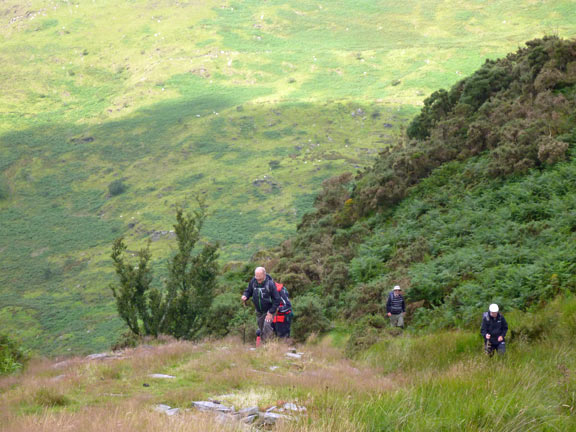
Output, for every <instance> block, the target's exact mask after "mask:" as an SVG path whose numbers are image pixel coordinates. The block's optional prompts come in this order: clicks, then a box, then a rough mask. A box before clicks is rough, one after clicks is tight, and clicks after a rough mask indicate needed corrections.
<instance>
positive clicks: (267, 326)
mask: <svg viewBox="0 0 576 432" xmlns="http://www.w3.org/2000/svg"><path fill="white" fill-rule="evenodd" d="M256 313H257V314H258V328H259V329H260V337H261V338H262V342H266V341H267V340H270V339H271V338H272V336H274V329H273V328H272V323H271V322H266V314H267V313H268V311H265V312H258V311H256Z"/></svg>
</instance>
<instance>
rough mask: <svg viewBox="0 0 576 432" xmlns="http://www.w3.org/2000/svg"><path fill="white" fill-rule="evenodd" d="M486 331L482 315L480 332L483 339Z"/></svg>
mask: <svg viewBox="0 0 576 432" xmlns="http://www.w3.org/2000/svg"><path fill="white" fill-rule="evenodd" d="M486 333H488V327H487V326H486V320H485V319H484V315H482V326H480V334H481V335H482V338H483V339H486Z"/></svg>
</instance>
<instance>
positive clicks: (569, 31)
mask: <svg viewBox="0 0 576 432" xmlns="http://www.w3.org/2000/svg"><path fill="white" fill-rule="evenodd" d="M0 11H1V12H5V13H0V16H1V17H2V18H0V24H1V25H0V44H1V48H0V61H1V62H2V65H3V67H2V70H0V80H1V82H2V83H3V84H2V89H3V91H2V92H0V106H1V108H0V120H1V121H0V237H1V238H2V243H1V244H0V296H1V298H2V301H1V302H0V304H1V305H2V306H1V308H2V309H1V310H2V314H0V325H2V327H3V328H7V329H10V330H11V331H13V332H14V333H15V334H16V335H18V336H21V337H23V338H24V340H25V342H26V344H27V346H30V347H32V348H35V349H38V350H40V351H42V352H51V353H62V352H67V350H69V349H71V350H82V351H91V350H101V349H103V348H105V347H106V346H107V345H108V344H109V341H110V339H113V338H114V334H115V333H116V332H117V330H118V329H119V328H121V323H120V321H119V320H118V319H117V318H116V317H115V311H114V308H113V303H112V301H111V295H110V292H109V290H108V288H107V285H108V283H109V282H110V281H111V280H112V268H111V264H110V262H109V261H108V254H109V251H110V244H111V242H112V240H113V239H114V238H115V237H117V236H119V235H125V236H126V237H127V239H128V243H129V247H130V248H131V249H134V250H136V249H138V248H139V247H141V246H142V245H143V244H144V242H145V241H146V238H147V234H146V233H147V232H149V231H151V230H168V229H171V226H172V224H173V223H174V222H173V219H174V214H175V212H174V206H176V205H184V206H188V205H189V203H190V202H192V198H193V197H194V195H196V194H201V195H204V196H205V197H206V198H207V201H208V204H209V206H210V212H211V214H212V216H211V217H210V218H209V220H208V221H207V224H206V230H205V234H206V236H207V237H208V238H210V239H211V240H218V241H220V242H221V244H222V259H223V260H224V261H225V260H246V259H247V258H249V256H250V255H251V254H252V253H253V252H255V251H257V250H258V249H260V248H262V247H269V246H271V245H275V244H278V243H279V242H281V241H282V240H283V239H285V238H286V237H287V236H288V235H289V234H291V233H293V232H294V230H295V225H296V224H297V222H298V221H299V219H300V217H301V216H302V214H303V213H305V212H306V211H307V210H309V209H310V208H311V204H312V201H313V197H314V195H315V193H316V192H317V191H318V190H319V189H320V182H321V181H322V180H323V179H325V178H328V177H330V176H332V175H335V174H339V173H342V172H345V171H353V172H354V171H356V170H357V169H359V168H362V167H365V166H367V165H369V164H370V162H371V161H372V160H373V157H374V155H375V153H376V152H377V151H378V149H381V148H385V147H387V146H388V145H390V143H392V142H394V140H395V139H396V138H397V137H398V136H399V135H400V134H401V126H402V125H403V124H405V122H406V120H407V119H408V118H409V117H410V116H412V115H413V114H414V113H415V112H417V109H418V107H419V106H420V105H421V101H422V99H423V98H424V96H425V95H428V94H429V93H430V92H432V91H433V90H436V89H437V88H438V87H442V86H449V85H451V84H453V83H454V82H455V81H457V80H458V79H459V78H461V76H462V75H466V74H469V73H470V72H472V71H474V70H476V68H477V67H478V66H479V65H480V64H482V62H483V61H484V58H486V57H490V58H495V57H497V56H500V55H503V54H505V53H507V52H509V51H511V50H513V49H514V48H516V47H517V46H518V45H521V44H522V43H523V42H524V41H526V40H529V39H531V38H533V37H536V36H541V35H543V34H544V33H559V34H560V35H562V36H566V37H570V36H573V35H574V26H573V22H572V18H571V17H572V16H573V12H574V6H573V3H572V2H570V1H557V2H554V4H552V5H550V4H541V3H534V2H529V1H526V2H520V3H518V2H512V1H510V0H506V1H502V2H497V3H490V4H485V2H480V1H478V2H468V3H466V4H462V3H461V2H460V3H458V2H454V1H448V2H428V3H427V4H426V7H424V6H422V4H421V2H417V1H416V0H410V1H407V2H403V3H402V4H398V3H397V2H392V1H390V0H385V1H377V2H367V1H361V2H357V1H350V0H340V1H331V2H329V3H326V4H319V3H317V2H295V1H288V2H286V1H276V0H275V1H272V2H267V3H262V2H259V1H255V0H250V1H243V2H234V1H232V2H228V3H220V2H215V1H208V2H201V4H196V3H193V4H190V3H179V4H178V5H174V4H173V3H171V2H167V1H160V2H155V3H153V4H152V3H141V2H120V3H118V2H112V1H110V0H106V1H103V2H98V3H94V2H92V3H86V2H77V3H72V2H66V3H65V2H58V3H53V2H50V1H47V0H46V1H43V0H34V1H32V2H31V3H30V5H29V6H26V5H22V4H21V2H17V1H15V0H10V1H7V2H4V3H3V4H2V6H1V7H0ZM510 11H514V13H513V14H512V13H511V12H510ZM27 12H30V13H28V14H27ZM504 20H505V21H506V23H504V22H503V21H504ZM359 108H361V109H362V110H363V111H364V112H365V114H364V115H358V116H357V115H354V116H352V115H351V113H352V112H356V111H357V110H358V109H359ZM376 113H379V116H378V115H377V114H376ZM390 125H392V127H390ZM272 161H278V162H279V165H278V166H277V168H275V169H273V170H272V169H271V165H270V162H272ZM264 176H268V178H267V180H268V181H271V182H274V184H275V186H273V185H271V184H269V183H261V184H260V186H255V184H254V183H253V182H254V181H256V180H263V179H264ZM116 180H122V182H123V184H124V185H126V191H125V192H124V193H122V194H120V195H117V196H114V197H109V196H107V195H108V185H110V184H111V183H112V182H114V181H116ZM131 224H134V226H133V227H132V228H129V226H131ZM170 247H171V245H170V242H169V241H167V240H160V241H158V242H156V243H154V244H153V247H152V249H153V253H154V256H155V257H156V259H158V260H159V261H160V262H165V261H166V259H167V256H168V254H169V251H170ZM163 271H164V269H162V268H161V269H158V270H157V272H158V273H159V274H161V273H162V272H163ZM86 299H89V301H86ZM47 308H50V312H47ZM4 309H6V310H7V311H14V310H18V313H17V316H18V317H19V318H18V319H16V318H14V319H11V318H10V316H11V314H10V313H7V312H6V311H5V310H4ZM5 312H6V313H5ZM26 315H29V321H30V325H31V327H28V326H23V325H22V324H23V323H24V322H27V319H26V318H25V316H26ZM93 317H96V318H95V319H93ZM88 331H90V333H87V332H88ZM86 335H90V337H88V338H87V337H86Z"/></svg>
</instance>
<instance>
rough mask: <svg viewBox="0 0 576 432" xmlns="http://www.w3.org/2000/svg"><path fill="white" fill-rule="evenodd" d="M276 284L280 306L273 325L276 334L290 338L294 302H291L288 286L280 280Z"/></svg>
mask: <svg viewBox="0 0 576 432" xmlns="http://www.w3.org/2000/svg"><path fill="white" fill-rule="evenodd" d="M275 284H276V290H277V291H278V295H279V296H280V306H278V311H277V312H276V315H274V320H273V322H272V326H273V328H274V333H275V334H276V336H278V337H279V338H285V339H288V338H289V337H290V325H291V324H292V303H290V298H289V297H288V290H287V289H286V287H285V286H284V285H282V284H281V283H278V282H275Z"/></svg>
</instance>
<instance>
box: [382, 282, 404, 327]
mask: <svg viewBox="0 0 576 432" xmlns="http://www.w3.org/2000/svg"><path fill="white" fill-rule="evenodd" d="M401 291H402V288H400V287H399V286H398V285H396V286H395V287H394V289H393V290H392V291H391V292H390V294H388V300H387V301H386V312H388V316H389V317H390V324H392V327H401V328H404V313H405V312H406V303H405V302H404V297H402V293H401Z"/></svg>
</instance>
